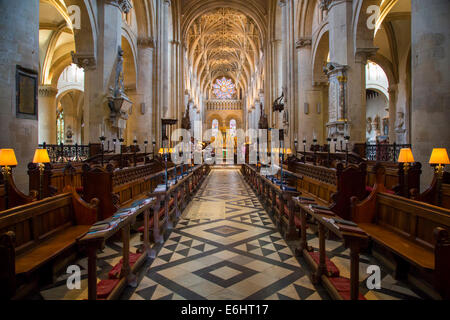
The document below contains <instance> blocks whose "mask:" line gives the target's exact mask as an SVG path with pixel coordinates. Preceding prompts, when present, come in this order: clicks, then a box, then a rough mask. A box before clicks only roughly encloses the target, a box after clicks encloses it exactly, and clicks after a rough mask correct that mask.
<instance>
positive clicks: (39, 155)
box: [33, 149, 50, 163]
mask: <svg viewBox="0 0 450 320" xmlns="http://www.w3.org/2000/svg"><path fill="white" fill-rule="evenodd" d="M49 162H50V158H49V157H48V152H47V149H36V152H35V153H34V158H33V163H49Z"/></svg>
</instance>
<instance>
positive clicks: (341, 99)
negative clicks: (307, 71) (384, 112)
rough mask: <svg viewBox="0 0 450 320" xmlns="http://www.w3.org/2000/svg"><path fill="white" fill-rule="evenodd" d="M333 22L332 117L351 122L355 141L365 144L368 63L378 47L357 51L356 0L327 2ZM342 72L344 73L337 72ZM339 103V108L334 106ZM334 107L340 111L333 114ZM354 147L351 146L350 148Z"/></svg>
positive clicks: (331, 40)
mask: <svg viewBox="0 0 450 320" xmlns="http://www.w3.org/2000/svg"><path fill="white" fill-rule="evenodd" d="M323 6H324V8H323V9H324V10H328V20H329V24H330V27H329V28H330V61H331V63H329V64H328V74H329V76H333V75H335V76H336V79H337V81H338V82H336V81H333V82H332V81H331V80H332V79H330V88H329V107H330V108H329V116H330V119H329V120H330V122H331V121H332V119H333V117H337V118H336V121H338V122H346V121H348V124H349V135H350V141H351V142H352V143H364V142H365V140H366V136H365V115H366V87H365V83H366V81H365V64H366V63H367V58H368V57H370V56H371V55H372V54H374V53H375V52H376V48H372V47H371V48H358V49H356V52H354V51H355V50H354V45H353V33H352V10H353V9H352V1H349V0H342V1H324V2H323ZM336 73H341V74H336ZM336 104H339V107H338V108H333V106H335V105H336ZM333 110H335V111H336V112H337V114H333V112H334V111H333ZM340 128H343V126H342V124H341V123H338V124H337V125H336V129H337V131H338V136H340V138H339V139H342V134H343V132H342V131H341V130H340ZM350 148H351V147H350Z"/></svg>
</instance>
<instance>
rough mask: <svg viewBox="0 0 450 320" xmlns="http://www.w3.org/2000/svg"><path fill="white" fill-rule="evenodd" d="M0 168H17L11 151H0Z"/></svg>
mask: <svg viewBox="0 0 450 320" xmlns="http://www.w3.org/2000/svg"><path fill="white" fill-rule="evenodd" d="M0 166H3V167H4V166H17V159H16V154H15V153H14V150H13V149H0Z"/></svg>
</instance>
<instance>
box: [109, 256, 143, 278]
mask: <svg viewBox="0 0 450 320" xmlns="http://www.w3.org/2000/svg"><path fill="white" fill-rule="evenodd" d="M141 255H142V253H131V252H130V266H131V267H132V266H134V264H135V263H136V262H137V261H138V259H139V258H140V256H141ZM122 265H123V258H122V259H120V261H119V263H118V264H116V265H115V266H114V268H112V269H111V271H110V272H108V278H109V279H119V276H120V271H121V270H122Z"/></svg>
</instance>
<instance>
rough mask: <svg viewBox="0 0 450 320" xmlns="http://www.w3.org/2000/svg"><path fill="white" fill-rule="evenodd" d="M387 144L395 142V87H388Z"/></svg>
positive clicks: (393, 85) (394, 85)
mask: <svg viewBox="0 0 450 320" xmlns="http://www.w3.org/2000/svg"><path fill="white" fill-rule="evenodd" d="M388 93H389V143H391V144H392V143H394V142H396V141H395V121H396V116H397V85H396V84H392V85H389V89H388Z"/></svg>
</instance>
